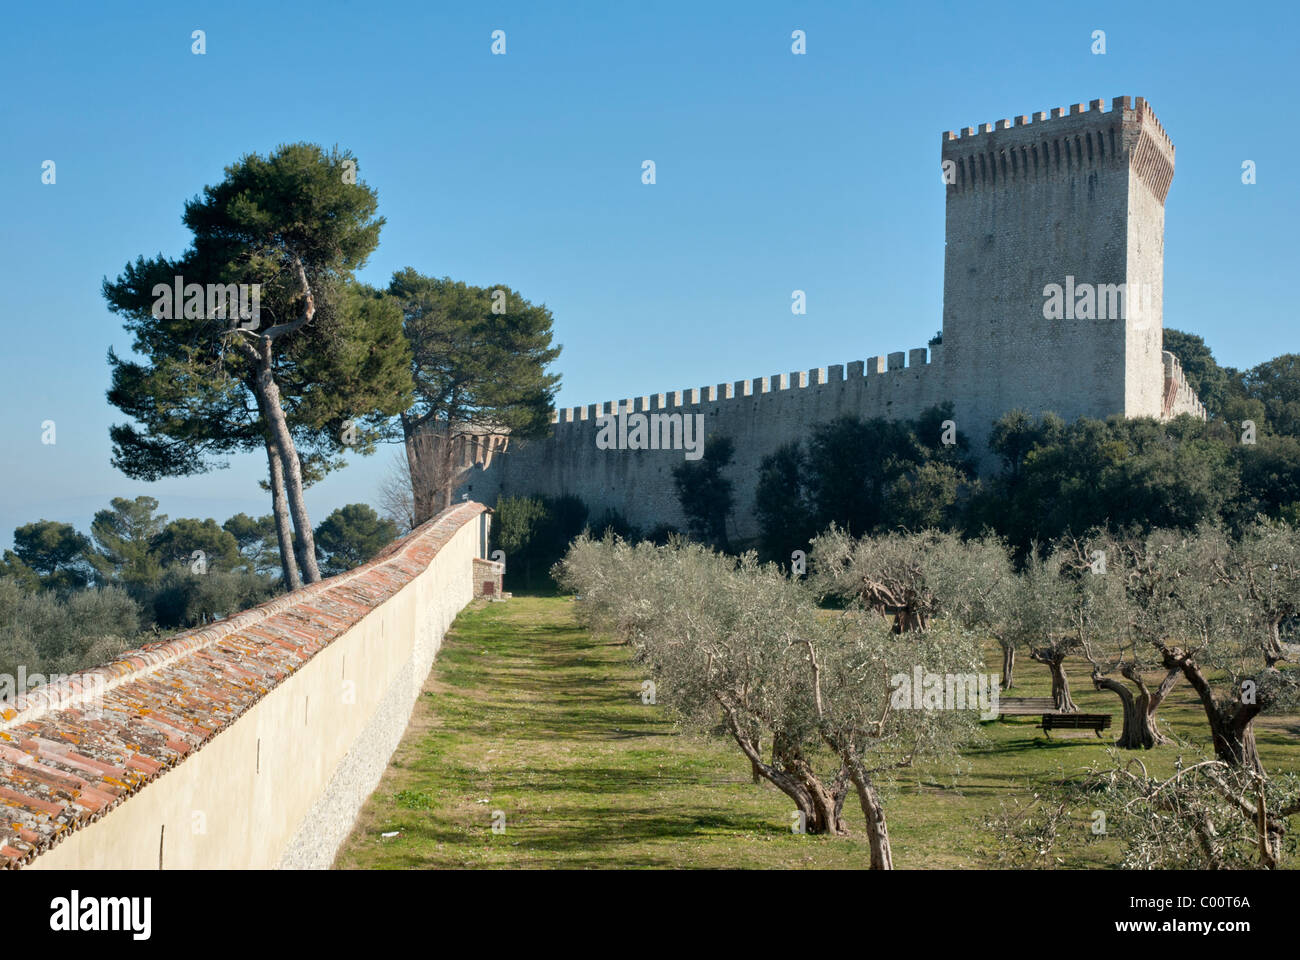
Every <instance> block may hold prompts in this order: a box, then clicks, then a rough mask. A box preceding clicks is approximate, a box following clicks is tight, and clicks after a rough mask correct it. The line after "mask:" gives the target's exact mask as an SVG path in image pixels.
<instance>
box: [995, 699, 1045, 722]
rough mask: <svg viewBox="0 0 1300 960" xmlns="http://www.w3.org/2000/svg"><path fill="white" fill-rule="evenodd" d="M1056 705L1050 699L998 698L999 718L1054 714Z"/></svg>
mask: <svg viewBox="0 0 1300 960" xmlns="http://www.w3.org/2000/svg"><path fill="white" fill-rule="evenodd" d="M1055 712H1056V704H1055V703H1054V702H1053V701H1052V698H1051V697H999V698H998V716H999V717H1031V716H1034V715H1035V714H1041V713H1055Z"/></svg>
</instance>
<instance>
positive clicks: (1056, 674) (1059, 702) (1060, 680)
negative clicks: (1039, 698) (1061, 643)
mask: <svg viewBox="0 0 1300 960" xmlns="http://www.w3.org/2000/svg"><path fill="white" fill-rule="evenodd" d="M1029 656H1030V658H1031V659H1033V660H1035V661H1037V662H1038V663H1042V664H1045V665H1046V666H1047V669H1048V670H1050V671H1051V673H1052V704H1053V705H1054V706H1055V707H1056V709H1057V710H1058V711H1059V712H1060V713H1078V712H1079V708H1078V707H1077V706H1075V704H1074V700H1073V699H1072V698H1071V696H1070V678H1069V677H1068V676H1066V674H1065V654H1064V653H1058V652H1057V651H1055V650H1030V651H1029Z"/></svg>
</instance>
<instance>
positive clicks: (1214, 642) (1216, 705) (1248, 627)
mask: <svg viewBox="0 0 1300 960" xmlns="http://www.w3.org/2000/svg"><path fill="white" fill-rule="evenodd" d="M1131 590H1132V593H1133V596H1134V600H1135V603H1136V604H1137V607H1138V612H1137V615H1136V616H1135V629H1136V630H1137V632H1138V634H1139V636H1140V637H1141V638H1142V639H1143V641H1144V642H1146V643H1148V644H1150V645H1151V646H1152V647H1153V648H1154V649H1155V651H1156V652H1157V653H1158V654H1159V656H1160V658H1161V662H1162V664H1163V665H1164V666H1165V667H1167V668H1169V669H1177V670H1179V671H1181V672H1182V674H1183V676H1184V677H1185V678H1186V679H1187V682H1188V683H1190V684H1191V686H1192V689H1193V690H1195V691H1196V695H1197V697H1198V698H1199V699H1200V701H1201V705H1202V707H1203V708H1204V710H1205V715H1206V719H1207V720H1208V721H1209V725H1210V735H1211V738H1212V740H1213V744H1214V752H1215V755H1216V756H1217V757H1218V759H1220V760H1222V761H1224V762H1225V763H1228V764H1231V765H1234V766H1242V767H1248V768H1250V769H1252V770H1254V771H1256V772H1257V773H1260V774H1262V773H1263V772H1264V768H1263V764H1262V763H1261V762H1260V758H1259V751H1258V750H1257V749H1256V746H1255V732H1254V727H1253V723H1254V720H1255V718H1256V717H1257V716H1259V715H1260V714H1261V713H1263V712H1265V711H1275V710H1282V709H1287V708H1294V706H1295V704H1296V702H1297V700H1298V699H1300V672H1298V671H1296V670H1295V669H1289V670H1283V669H1281V667H1282V666H1284V665H1285V661H1288V660H1290V661H1294V660H1295V659H1296V653H1295V647H1294V645H1293V644H1291V643H1290V642H1288V636H1287V633H1286V630H1287V629H1288V627H1289V626H1290V624H1292V623H1293V621H1294V618H1295V615H1296V611H1297V610H1300V538H1298V536H1297V532H1296V530H1295V529H1294V528H1293V527H1290V526H1288V525H1287V524H1285V523H1283V522H1280V521H1266V520H1260V521H1257V522H1256V523H1254V524H1252V525H1250V526H1249V527H1247V528H1246V529H1245V530H1244V531H1243V533H1242V536H1241V537H1240V539H1239V540H1237V541H1235V542H1234V541H1233V540H1231V539H1230V538H1229V537H1228V535H1227V534H1226V533H1225V532H1224V531H1223V530H1222V529H1220V528H1217V527H1208V526H1207V527H1202V528H1201V529H1199V530H1197V531H1196V532H1195V533H1193V534H1182V533H1176V532H1172V531H1155V532H1153V533H1152V534H1151V535H1150V536H1148V537H1147V538H1146V541H1145V543H1144V544H1143V549H1142V550H1141V552H1140V553H1139V554H1135V557H1134V570H1133V573H1132V575H1131Z"/></svg>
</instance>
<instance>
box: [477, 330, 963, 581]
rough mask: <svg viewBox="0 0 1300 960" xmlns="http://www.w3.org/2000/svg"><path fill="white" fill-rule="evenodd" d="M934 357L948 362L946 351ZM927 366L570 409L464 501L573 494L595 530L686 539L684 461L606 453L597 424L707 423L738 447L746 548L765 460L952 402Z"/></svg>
mask: <svg viewBox="0 0 1300 960" xmlns="http://www.w3.org/2000/svg"><path fill="white" fill-rule="evenodd" d="M934 354H935V355H936V358H937V357H938V356H941V348H939V347H936V348H935V349H934ZM928 360H929V357H928V355H927V350H926V349H925V348H920V349H915V350H911V351H909V352H908V353H907V354H904V353H901V352H899V353H893V354H890V355H888V356H882V357H873V358H871V359H870V360H868V361H857V362H856V363H850V364H847V365H844V366H841V365H834V366H830V367H822V368H817V369H814V370H809V371H795V372H793V373H788V374H773V375H770V376H767V377H755V378H752V379H749V380H741V381H735V382H732V383H726V384H718V385H716V386H712V387H701V388H697V389H695V390H682V391H674V392H671V393H665V394H655V395H652V396H649V397H637V398H631V399H624V400H618V401H607V402H605V403H601V404H591V405H588V406H586V407H570V408H564V409H561V410H560V411H558V418H557V422H555V423H554V424H552V428H553V430H554V436H553V438H550V439H547V438H540V439H536V440H532V441H520V442H512V443H511V444H510V445H509V446H508V447H507V449H506V450H505V451H504V452H498V453H497V454H496V455H495V456H494V457H493V458H492V460H491V462H490V464H488V465H487V467H486V469H484V468H483V467H481V466H479V467H475V468H474V469H473V470H472V471H471V472H470V474H469V475H468V477H467V479H466V481H465V483H464V485H463V486H462V487H460V488H459V492H458V495H460V493H464V494H466V495H468V496H469V497H471V498H473V499H476V500H480V501H482V502H485V503H490V504H494V503H495V502H496V497H497V495H498V494H504V495H526V494H542V495H546V496H560V495H563V494H573V495H576V496H578V497H580V498H581V499H582V500H583V501H584V502H585V503H586V504H587V505H588V507H589V508H590V511H591V520H592V521H593V522H595V521H597V520H598V519H599V518H600V516H601V514H602V513H603V512H604V511H605V510H607V509H613V510H617V511H619V512H620V513H622V514H623V515H624V516H626V517H627V518H628V519H629V520H630V521H631V522H632V523H634V524H636V525H637V526H638V527H640V528H641V529H642V530H643V531H647V532H648V531H649V530H650V529H651V528H653V527H655V526H657V525H659V524H661V523H670V524H672V525H673V526H675V527H677V528H678V529H685V526H686V519H685V517H684V516H683V515H682V512H681V507H680V505H679V503H678V501H677V495H676V488H675V486H674V483H673V469H674V468H676V467H677V466H679V465H680V464H682V463H683V462H685V457H684V452H683V451H680V450H671V451H666V450H602V449H599V448H598V447H597V446H596V437H597V432H598V426H597V421H596V417H597V416H598V415H599V414H601V413H603V412H605V411H612V410H616V409H618V410H624V411H631V412H645V413H655V412H663V413H670V414H671V413H682V414H696V413H699V414H703V416H704V432H705V435H706V436H707V435H709V434H713V433H717V434H720V435H722V436H727V437H730V438H731V440H732V441H733V443H734V445H735V457H734V459H733V461H732V465H731V467H730V468H729V469H728V471H727V472H726V474H725V475H726V476H728V477H730V478H731V480H732V482H733V484H734V486H733V497H734V501H735V508H734V510H733V517H734V521H733V526H732V527H731V528H730V529H729V530H728V534H729V536H731V537H732V538H733V539H734V540H735V541H737V542H740V541H744V540H747V539H749V538H752V537H755V536H757V533H758V527H757V521H756V518H755V517H754V492H755V487H756V485H757V483H758V472H759V466H760V464H761V462H762V459H763V457H764V456H766V455H768V454H770V453H773V452H774V451H775V450H776V449H777V448H779V447H780V446H782V445H783V444H786V443H790V442H793V441H800V442H804V443H806V442H807V441H808V439H809V438H810V437H811V428H812V427H813V426H814V425H815V424H819V423H824V422H826V421H828V420H833V419H835V418H836V417H838V416H845V415H852V416H859V417H863V418H869V417H875V416H881V417H885V418H888V419H910V418H913V417H916V416H917V415H919V414H920V413H921V412H922V411H923V410H925V409H926V408H927V407H930V406H933V405H935V404H937V403H941V402H943V401H944V400H945V399H947V394H946V391H945V388H944V367H943V365H942V364H941V363H938V362H936V363H930V362H928ZM697 462H698V461H697ZM508 559H509V558H507V562H508Z"/></svg>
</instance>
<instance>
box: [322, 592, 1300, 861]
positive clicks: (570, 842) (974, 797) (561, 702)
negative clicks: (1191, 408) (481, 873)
mask: <svg viewBox="0 0 1300 960" xmlns="http://www.w3.org/2000/svg"><path fill="white" fill-rule="evenodd" d="M993 659H995V658H993ZM1018 670H1019V672H1020V675H1021V677H1022V678H1023V679H1022V682H1021V684H1020V685H1019V686H1018V687H1017V690H1016V691H1015V692H1016V694H1017V695H1019V696H1045V695H1046V694H1047V671H1046V670H1044V669H1043V668H1041V667H1039V666H1038V665H1036V664H1032V663H1030V664H1025V665H1023V666H1018ZM1072 676H1074V677H1076V678H1083V677H1086V673H1083V672H1082V671H1081V669H1080V668H1078V667H1076V668H1075V670H1074V672H1073V673H1072ZM641 679H642V678H641V677H640V676H639V674H638V672H637V669H636V667H635V665H633V664H631V663H629V661H628V651H627V649H626V648H625V647H623V646H621V645H619V644H615V643H611V642H609V641H606V640H601V639H597V638H593V637H591V636H590V635H589V634H587V633H586V632H585V631H583V630H580V629H579V628H578V627H577V625H576V623H575V622H574V619H573V605H572V602H571V601H569V600H567V599H565V598H554V597H545V598H538V597H523V598H516V599H514V600H511V601H509V602H507V603H495V604H487V605H483V606H478V607H476V608H472V609H469V610H466V611H465V612H464V613H463V614H462V615H461V616H460V618H459V619H458V620H457V622H456V625H455V626H454V628H453V629H452V631H451V632H450V633H449V634H448V636H447V638H446V640H445V641H444V644H443V648H442V651H441V652H440V653H439V655H438V659H437V662H436V663H435V664H434V668H433V671H432V672H431V673H430V675H429V678H428V680H427V681H426V685H425V688H424V691H423V693H422V695H421V697H420V700H419V702H418V703H417V705H416V708H415V711H414V714H413V716H412V718H411V724H410V727H409V728H408V730H407V732H406V735H405V737H404V739H403V741H402V743H401V745H400V746H399V747H398V749H397V751H396V753H395V754H394V757H393V761H392V763H391V765H390V767H389V769H388V770H387V772H386V773H385V775H384V778H383V780H382V782H381V783H380V785H379V787H378V788H377V789H376V791H375V793H374V794H373V795H372V796H371V797H370V799H369V800H368V801H367V803H366V805H365V807H364V809H363V810H362V813H361V815H360V817H359V818H358V821H357V824H356V826H355V827H354V829H353V833H352V835H351V836H350V837H349V838H348V840H347V841H346V843H345V844H344V846H343V848H342V850H341V851H340V853H339V856H338V858H337V861H336V864H335V865H336V866H338V867H343V868H399V869H400V868H422V869H445V868H463V867H497V868H508V867H525V868H537V867H564V868H578V869H581V868H610V867H619V868H627V867H678V868H681V867H780V868H800V867H818V868H826V867H841V868H856V867H862V866H864V865H865V864H866V863H867V861H868V856H867V850H866V844H865V843H864V842H863V841H861V839H860V835H861V829H860V827H861V820H860V813H859V811H858V810H857V808H856V804H855V801H854V800H853V799H852V798H850V800H849V801H848V802H847V803H846V805H845V812H846V814H847V815H848V819H849V823H850V827H851V828H852V829H854V830H855V833H856V834H858V836H856V837H853V838H848V839H845V838H821V837H808V836H799V835H796V834H793V833H791V832H790V823H791V819H790V814H791V812H792V810H793V807H792V804H791V803H790V802H789V800H788V799H787V798H786V797H785V796H784V795H783V794H781V793H780V792H779V791H777V790H776V789H775V788H773V787H771V786H770V785H767V784H762V785H757V786H756V785H754V784H752V783H750V780H749V769H748V764H747V763H746V762H745V761H744V759H743V757H742V756H741V755H740V753H739V751H738V750H736V749H735V748H734V746H732V745H730V744H729V743H728V742H726V741H721V740H708V739H704V738H700V737H696V736H694V735H691V734H686V733H682V732H680V731H679V730H677V729H676V728H675V727H674V726H673V724H672V723H671V722H669V721H668V720H667V719H666V718H665V715H664V711H663V708H662V707H656V706H645V705H642V703H641V701H640V682H641ZM1076 686H1077V687H1079V688H1081V689H1078V690H1076V691H1075V699H1076V700H1077V701H1078V702H1079V704H1080V708H1081V709H1083V710H1096V711H1101V712H1112V713H1117V712H1118V711H1117V706H1118V704H1117V703H1116V702H1115V698H1114V696H1113V695H1112V694H1107V693H1099V692H1096V691H1093V690H1091V689H1087V688H1088V687H1090V685H1089V684H1084V683H1080V682H1078V681H1076ZM1040 687H1041V689H1040ZM1188 694H1190V689H1185V688H1179V690H1178V691H1176V696H1175V697H1173V698H1171V701H1170V702H1169V703H1168V704H1167V706H1166V708H1165V710H1163V711H1162V713H1164V714H1166V715H1167V716H1168V718H1169V721H1168V722H1169V727H1170V729H1172V730H1174V732H1176V733H1178V734H1180V735H1183V736H1190V735H1199V734H1200V732H1201V731H1202V730H1203V729H1204V720H1203V715H1200V716H1199V717H1198V715H1197V708H1196V706H1195V704H1194V703H1193V702H1192V701H1191V700H1190V697H1189V696H1188ZM1292 722H1294V721H1292ZM983 729H984V731H985V738H984V742H983V743H981V744H978V745H976V746H975V747H973V748H972V749H971V750H969V751H968V752H967V754H966V755H965V757H964V758H963V759H962V761H961V763H960V766H959V767H958V766H949V767H947V768H944V769H935V768H925V767H923V768H920V769H918V770H916V771H909V772H908V774H907V779H905V780H903V781H901V782H899V783H898V784H896V785H894V787H893V788H891V789H889V790H887V791H886V792H885V802H886V808H887V812H888V815H889V818H890V832H891V834H892V839H893V844H894V860H895V864H896V865H897V866H899V867H902V868H907V867H912V868H916V867H963V866H995V865H996V862H995V860H994V854H993V850H994V846H995V844H996V838H994V837H991V836H989V835H987V834H986V833H985V832H984V831H983V830H982V829H981V828H980V827H979V826H978V822H979V820H980V818H981V817H982V816H983V815H984V814H986V813H990V812H992V811H994V810H995V809H996V808H997V807H998V805H999V802H1000V801H1001V800H1004V799H1010V798H1011V797H1013V796H1017V795H1022V794H1024V793H1026V792H1027V791H1028V790H1029V789H1032V785H1033V783H1034V782H1035V781H1039V782H1041V781H1042V780H1045V779H1047V778H1051V777H1058V776H1060V775H1062V774H1064V773H1068V772H1072V771H1075V770H1078V769H1080V768H1081V767H1083V766H1085V765H1087V764H1088V763H1090V762H1091V761H1092V760H1094V759H1098V758H1101V757H1103V756H1104V752H1105V744H1104V743H1103V742H1102V741H1099V740H1097V739H1096V738H1095V737H1093V736H1092V735H1091V734H1084V735H1082V736H1081V737H1072V736H1070V735H1069V734H1066V735H1064V736H1060V737H1059V738H1058V739H1056V740H1053V741H1050V742H1049V741H1045V740H1044V739H1043V737H1042V734H1041V733H1040V732H1037V731H1036V730H1035V729H1034V727H1033V726H1032V724H1031V722H1008V723H993V724H985V725H984V727H983ZM1260 734H1261V749H1262V751H1263V752H1264V759H1265V763H1266V764H1278V766H1277V767H1274V769H1281V768H1284V767H1287V766H1289V767H1290V768H1291V769H1295V764H1296V754H1297V751H1296V749H1295V746H1294V740H1293V739H1292V737H1293V736H1294V734H1293V732H1292V731H1290V730H1287V731H1283V730H1281V729H1280V728H1279V729H1277V730H1265V729H1261V730H1260ZM1284 744H1287V745H1288V746H1289V749H1286V750H1285V753H1284V754H1283V753H1282V752H1280V750H1281V748H1282V747H1283V745H1284ZM1270 754H1273V756H1272V757H1270ZM1173 757H1174V752H1173V749H1172V748H1161V749H1159V750H1156V751H1151V752H1149V753H1147V754H1145V755H1144V759H1145V760H1146V762H1147V764H1148V766H1149V767H1153V769H1154V768H1159V767H1163V766H1165V765H1166V764H1172V761H1173ZM1283 760H1287V761H1289V763H1283V762H1282V761H1283ZM494 811H500V812H501V814H503V815H504V821H505V829H504V832H501V833H495V832H493V829H492V823H493V813H494ZM1085 827H1086V824H1085V823H1083V822H1081V824H1080V829H1084V828H1085ZM391 832H396V834H397V835H396V836H395V837H389V838H386V837H384V836H382V834H384V833H391ZM1115 858H1116V851H1115V850H1114V849H1113V848H1112V847H1111V845H1110V844H1109V843H1108V842H1106V841H1102V842H1098V843H1095V844H1092V845H1090V846H1089V847H1088V850H1087V852H1086V859H1081V860H1076V861H1073V862H1071V863H1070V864H1068V865H1069V866H1102V865H1106V864H1108V863H1113V862H1114V861H1115Z"/></svg>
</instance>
